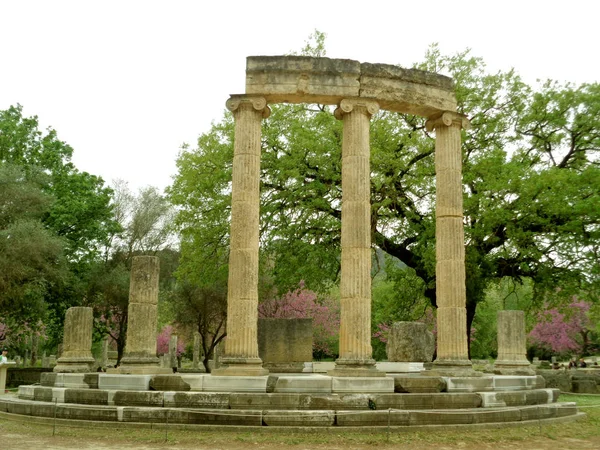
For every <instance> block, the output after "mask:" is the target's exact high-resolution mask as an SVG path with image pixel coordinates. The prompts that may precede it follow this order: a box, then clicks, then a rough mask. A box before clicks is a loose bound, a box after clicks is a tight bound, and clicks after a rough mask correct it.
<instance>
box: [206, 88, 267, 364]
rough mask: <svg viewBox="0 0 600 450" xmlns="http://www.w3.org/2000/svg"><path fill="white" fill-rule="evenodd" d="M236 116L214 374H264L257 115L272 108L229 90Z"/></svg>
mask: <svg viewBox="0 0 600 450" xmlns="http://www.w3.org/2000/svg"><path fill="white" fill-rule="evenodd" d="M227 107H228V108H229V110H230V111H232V112H233V116H234V119H235V140H234V153H233V169H232V172H233V173H232V177H233V183H232V190H231V228H230V229H231V232H230V253H229V283H228V292H227V339H226V341H225V354H224V355H223V358H222V359H221V361H222V363H223V367H222V368H221V369H219V370H215V371H213V374H218V375H245V374H248V375H262V374H265V373H267V371H266V370H264V369H262V361H261V359H260V358H259V357H258V336H257V326H258V325H257V323H258V243H259V208H260V191H259V187H260V153H261V142H260V139H261V121H262V119H263V118H266V117H268V116H269V114H270V109H269V107H268V106H267V103H266V100H265V99H264V98H262V97H251V96H245V95H240V96H232V97H231V98H230V99H229V100H228V101H227Z"/></svg>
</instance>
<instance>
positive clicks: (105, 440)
mask: <svg viewBox="0 0 600 450" xmlns="http://www.w3.org/2000/svg"><path fill="white" fill-rule="evenodd" d="M5 425H6V424H0V439H1V441H0V447H1V448H5V449H13V450H32V449H34V450H35V449H45V450H59V449H79V450H88V449H89V450H91V449H94V450H108V449H132V450H154V449H184V450H187V449H194V450H209V449H210V450H234V449H238V450H249V449H253V450H280V449H294V450H305V449H306V450H309V449H310V450H314V449H317V450H321V449H322V450H325V449H327V450H353V449H354V450H367V449H369V450H372V449H373V448H377V449H378V450H391V449H394V450H398V449H399V450H408V449H414V448H419V450H434V449H435V450H456V449H461V450H480V449H496V450H497V449H527V450H562V449H578V450H587V449H598V448H600V438H599V439H594V440H583V439H575V438H555V439H551V438H549V437H544V436H532V437H531V438H530V439H525V440H520V441H516V442H507V441H502V442H454V443H451V444H443V443H442V444H440V443H437V444H433V443H431V444H430V443H423V442H412V443H404V444H403V443H399V442H395V443H389V444H382V443H381V442H378V443H373V444H364V443H361V444H356V445H353V444H351V443H347V442H344V443H333V442H330V443H326V444H313V443H311V444H303V443H302V442H293V437H289V438H284V439H283V440H291V441H292V442H290V443H285V442H281V440H282V438H281V437H279V436H275V435H274V436H273V442H252V434H251V433H247V434H245V435H244V436H245V437H244V440H243V441H237V439H239V437H238V438H236V437H233V440H232V441H230V442H227V438H226V437H225V436H221V438H220V439H218V441H219V442H206V441H204V439H203V438H202V433H199V434H198V439H197V440H196V439H194V438H193V437H192V436H190V435H188V436H186V438H185V440H184V442H180V441H179V440H178V439H177V435H176V433H175V436H174V437H170V438H169V441H168V442H164V441H163V442H150V443H136V442H130V441H128V440H127V439H123V437H122V436H119V435H118V434H116V435H113V436H112V437H111V436H110V433H111V431H110V430H106V435H105V436H104V437H93V438H89V437H77V436H60V435H57V436H51V435H50V436H47V435H46V436H44V435H37V434H35V432H33V431H34V430H32V432H33V433H32V434H29V433H12V432H8V433H5V432H4V431H5V430H4V429H5ZM46 432H47V430H46ZM138 432H139V433H143V431H138ZM223 438H225V439H223ZM261 439H264V436H263V437H262V438H261ZM392 439H393V440H395V439H394V438H392ZM202 441H204V442H202Z"/></svg>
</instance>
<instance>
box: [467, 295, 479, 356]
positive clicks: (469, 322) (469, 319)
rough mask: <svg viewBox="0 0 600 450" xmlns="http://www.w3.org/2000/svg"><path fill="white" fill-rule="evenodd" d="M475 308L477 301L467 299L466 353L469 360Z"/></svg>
mask: <svg viewBox="0 0 600 450" xmlns="http://www.w3.org/2000/svg"><path fill="white" fill-rule="evenodd" d="M476 310H477V303H476V302H469V301H467V350H468V353H467V354H468V355H469V360H470V359H471V326H472V325H473V319H475V311H476Z"/></svg>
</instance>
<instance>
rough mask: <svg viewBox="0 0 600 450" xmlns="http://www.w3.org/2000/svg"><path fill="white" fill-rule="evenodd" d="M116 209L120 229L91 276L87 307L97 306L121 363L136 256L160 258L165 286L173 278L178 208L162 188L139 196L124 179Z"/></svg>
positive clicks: (149, 189)
mask: <svg viewBox="0 0 600 450" xmlns="http://www.w3.org/2000/svg"><path fill="white" fill-rule="evenodd" d="M111 206H112V208H113V211H114V218H115V221H116V222H117V224H118V228H115V232H114V233H113V234H112V235H111V236H109V238H108V239H107V245H106V246H105V248H104V257H103V259H101V260H100V259H98V260H96V261H95V263H94V265H93V266H92V269H91V270H90V272H89V278H88V280H87V290H86V303H87V304H89V305H90V306H93V307H94V312H95V316H96V318H97V320H96V321H95V324H96V330H97V331H98V332H99V334H100V335H104V334H108V335H109V336H110V337H111V338H112V339H113V340H114V341H115V342H116V345H117V355H118V356H117V364H118V363H119V362H120V361H121V358H122V356H123V352H124V351H125V345H126V342H125V341H126V338H127V319H128V305H129V282H130V276H129V272H130V270H131V262H132V259H133V257H134V256H138V255H154V256H159V257H160V259H161V269H160V270H161V273H160V279H161V287H163V288H164V287H166V286H168V285H169V283H170V282H171V280H172V273H173V271H174V266H176V265H177V258H178V255H177V252H174V251H173V250H172V249H171V248H170V247H171V246H172V245H173V243H174V242H173V239H172V233H171V230H170V224H171V213H172V209H171V207H170V205H169V204H168V203H167V201H166V199H165V198H164V197H163V196H162V195H161V194H160V193H159V192H158V190H157V189H156V188H154V187H145V188H142V189H140V190H139V192H138V193H137V194H133V193H132V192H131V191H130V190H129V188H128V186H127V183H125V182H123V181H119V180H118V181H116V182H115V185H114V198H113V201H112V204H111ZM163 262H164V264H163ZM163 297H164V296H163Z"/></svg>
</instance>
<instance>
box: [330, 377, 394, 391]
mask: <svg viewBox="0 0 600 450" xmlns="http://www.w3.org/2000/svg"><path fill="white" fill-rule="evenodd" d="M331 391H332V392H339V393H346V392H348V393H352V392H354V393H360V392H364V393H379V392H382V393H383V392H394V379H393V378H388V377H371V378H367V377H332V378H331Z"/></svg>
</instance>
